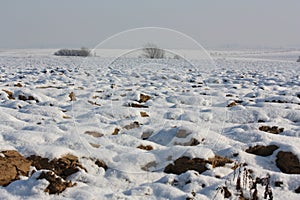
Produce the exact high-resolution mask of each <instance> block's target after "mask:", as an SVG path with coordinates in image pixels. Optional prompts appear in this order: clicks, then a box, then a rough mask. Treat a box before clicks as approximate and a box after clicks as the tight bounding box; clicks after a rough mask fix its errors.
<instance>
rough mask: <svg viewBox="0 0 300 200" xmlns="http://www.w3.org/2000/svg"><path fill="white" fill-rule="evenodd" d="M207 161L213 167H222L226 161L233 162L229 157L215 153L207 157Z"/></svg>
mask: <svg viewBox="0 0 300 200" xmlns="http://www.w3.org/2000/svg"><path fill="white" fill-rule="evenodd" d="M208 162H209V164H211V165H212V167H213V168H215V167H223V166H225V164H226V163H233V161H232V160H231V159H229V158H226V157H222V156H218V155H215V157H214V158H208Z"/></svg>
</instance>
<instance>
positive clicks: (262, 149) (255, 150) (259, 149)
mask: <svg viewBox="0 0 300 200" xmlns="http://www.w3.org/2000/svg"><path fill="white" fill-rule="evenodd" d="M278 148H279V147H278V146H276V145H269V146H262V145H256V146H254V147H249V148H248V149H246V152H247V153H251V154H254V155H258V156H264V157H265V156H270V155H272V154H273V152H274V151H275V150H277V149H278Z"/></svg>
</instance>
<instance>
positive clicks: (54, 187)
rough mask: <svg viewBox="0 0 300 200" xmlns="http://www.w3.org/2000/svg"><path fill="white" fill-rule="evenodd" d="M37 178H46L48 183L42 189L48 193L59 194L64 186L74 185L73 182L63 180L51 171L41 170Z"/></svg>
mask: <svg viewBox="0 0 300 200" xmlns="http://www.w3.org/2000/svg"><path fill="white" fill-rule="evenodd" d="M37 179H38V180H39V179H46V180H47V181H48V182H49V185H48V186H47V188H46V189H45V190H44V191H45V192H48V193H49V194H60V193H62V192H63V191H64V190H65V189H66V188H68V187H73V186H74V185H76V184H75V183H74V184H73V183H72V182H71V181H65V180H64V179H62V178H61V177H59V176H56V175H55V173H54V172H52V171H48V172H44V171H43V172H42V173H41V174H40V176H39V177H38V178H37Z"/></svg>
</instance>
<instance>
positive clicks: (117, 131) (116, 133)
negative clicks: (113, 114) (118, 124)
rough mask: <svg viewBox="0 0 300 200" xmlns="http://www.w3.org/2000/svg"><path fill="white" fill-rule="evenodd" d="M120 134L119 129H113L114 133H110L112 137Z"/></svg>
mask: <svg viewBox="0 0 300 200" xmlns="http://www.w3.org/2000/svg"><path fill="white" fill-rule="evenodd" d="M119 132H120V129H118V128H115V130H114V132H113V133H112V135H118V134H119Z"/></svg>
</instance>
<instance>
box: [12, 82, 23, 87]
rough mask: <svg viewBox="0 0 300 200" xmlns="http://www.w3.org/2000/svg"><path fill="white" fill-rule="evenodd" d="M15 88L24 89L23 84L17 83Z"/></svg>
mask: <svg viewBox="0 0 300 200" xmlns="http://www.w3.org/2000/svg"><path fill="white" fill-rule="evenodd" d="M14 86H15V87H23V85H22V84H21V83H16V84H14Z"/></svg>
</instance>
